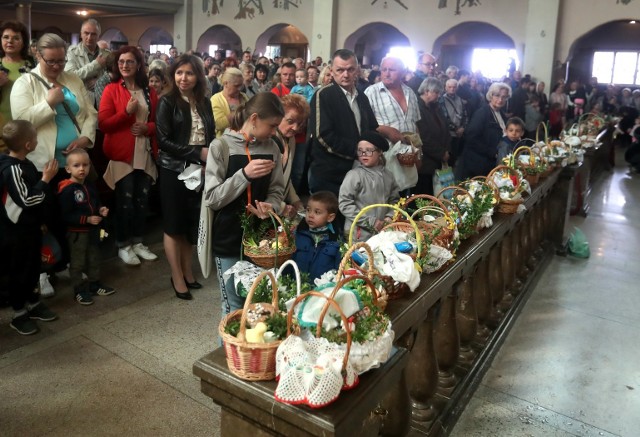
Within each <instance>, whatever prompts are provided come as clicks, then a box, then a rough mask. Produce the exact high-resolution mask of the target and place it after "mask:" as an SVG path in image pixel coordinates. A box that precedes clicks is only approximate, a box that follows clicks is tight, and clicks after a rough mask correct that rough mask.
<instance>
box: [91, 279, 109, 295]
mask: <svg viewBox="0 0 640 437" xmlns="http://www.w3.org/2000/svg"><path fill="white" fill-rule="evenodd" d="M89 290H90V291H91V294H94V295H97V296H109V295H110V294H113V293H115V292H116V290H115V289H114V288H112V287H109V286H107V285H104V284H103V283H102V282H100V281H94V282H91V283H89Z"/></svg>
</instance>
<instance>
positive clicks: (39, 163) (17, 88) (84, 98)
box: [11, 65, 98, 171]
mask: <svg viewBox="0 0 640 437" xmlns="http://www.w3.org/2000/svg"><path fill="white" fill-rule="evenodd" d="M31 71H32V72H33V73H35V74H37V75H39V76H40V77H43V78H44V76H43V75H42V72H41V71H40V66H39V65H38V66H36V68H34V69H33V70H31ZM45 80H46V79H45ZM58 82H59V83H60V84H61V85H63V86H65V87H66V88H68V89H69V91H71V92H72V93H73V94H74V95H75V96H76V99H77V100H78V105H79V106H80V110H79V111H78V113H77V114H76V119H77V120H78V124H79V125H80V129H81V130H82V132H81V133H80V134H78V137H87V138H88V139H89V141H90V142H91V145H90V147H93V143H94V141H95V138H96V127H97V123H98V113H97V111H96V109H95V108H94V107H93V104H92V103H91V100H90V99H89V96H88V95H87V90H86V88H85V87H84V84H83V83H82V81H81V80H80V78H79V77H78V76H77V75H75V74H73V73H67V72H64V71H63V72H61V73H60V75H59V76H58ZM47 92H48V90H47V88H45V86H44V84H42V83H41V82H40V81H39V80H38V79H36V78H35V77H33V76H32V75H31V74H23V75H22V76H20V77H19V78H18V80H16V82H15V83H14V84H13V89H12V91H11V114H12V116H13V119H14V120H27V121H30V122H31V123H32V124H33V126H34V127H35V128H36V130H37V131H38V146H37V147H36V150H34V151H33V152H31V153H29V155H28V156H27V157H28V158H29V159H30V160H31V161H32V162H33V163H34V164H35V166H36V168H37V169H38V171H42V169H43V167H44V164H45V163H46V162H47V161H50V160H52V159H53V157H54V155H55V149H56V137H57V134H58V127H57V126H56V119H55V116H56V111H55V110H54V109H52V108H51V107H50V106H49V104H48V103H47V101H46V97H47Z"/></svg>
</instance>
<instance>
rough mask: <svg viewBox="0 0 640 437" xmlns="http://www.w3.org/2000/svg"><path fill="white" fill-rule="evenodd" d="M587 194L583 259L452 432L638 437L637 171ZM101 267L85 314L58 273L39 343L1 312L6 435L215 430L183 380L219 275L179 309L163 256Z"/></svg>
mask: <svg viewBox="0 0 640 437" xmlns="http://www.w3.org/2000/svg"><path fill="white" fill-rule="evenodd" d="M592 200H593V202H592V209H591V212H590V214H589V216H588V218H586V219H583V218H572V222H573V223H574V224H575V225H576V226H579V227H580V228H581V229H582V230H583V231H584V232H585V233H586V234H587V236H588V238H589V241H590V244H591V253H592V255H591V258H590V259H588V260H577V259H573V258H561V257H557V258H556V259H555V260H554V262H553V264H551V266H550V267H549V268H548V269H547V271H546V272H545V274H544V277H543V278H541V280H540V281H539V282H538V285H537V287H536V289H535V290H534V292H533V294H532V296H531V298H530V299H529V301H528V302H527V304H526V306H525V308H524V310H523V312H522V314H521V315H520V317H519V318H518V320H517V322H516V324H515V326H514V328H513V329H512V331H511V333H510V334H509V337H508V338H507V340H506V342H505V344H504V345H503V347H502V349H501V351H500V352H499V353H498V355H497V357H496V358H495V360H494V362H493V365H492V367H491V368H490V370H489V371H488V373H487V374H486V376H485V378H484V380H483V381H482V384H481V385H480V387H479V389H478V390H477V392H476V394H475V396H474V398H473V399H472V401H471V402H470V403H469V405H468V407H467V409H466V411H465V412H464V413H463V415H462V417H461V419H460V421H459V422H458V424H457V426H456V427H455V429H454V430H453V432H452V435H453V436H456V437H467V436H491V437H496V436H500V437H502V436H573V435H577V436H611V435H622V436H628V437H635V436H638V435H640V311H639V310H638V309H639V308H640V286H639V285H638V284H640V270H638V269H637V268H636V266H638V265H640V251H638V250H637V247H638V246H639V245H640V175H637V174H636V175H628V174H627V173H626V168H625V167H624V166H623V165H620V166H619V167H618V168H617V169H616V171H615V173H614V174H613V175H612V176H609V177H608V178H607V179H605V180H604V183H603V184H601V185H600V186H599V188H598V189H597V190H596V191H595V192H594V194H593V199H592ZM151 247H152V248H153V249H154V250H155V251H157V252H161V250H162V245H161V244H159V243H156V244H152V245H151ZM161 258H163V257H161ZM103 270H104V277H105V278H109V280H108V281H106V280H105V282H107V283H108V284H109V285H113V286H115V287H116V288H117V290H118V292H117V293H116V294H115V295H113V296H108V297H100V298H96V303H95V304H94V305H92V306H89V307H81V306H80V305H78V304H76V303H75V302H74V301H73V299H72V297H71V290H70V289H69V285H68V283H67V282H66V281H65V280H64V279H63V280H62V282H61V284H60V285H59V286H58V287H57V294H56V296H55V297H53V298H52V299H48V300H47V302H48V304H49V305H50V306H51V307H52V308H53V309H55V310H56V311H57V312H58V313H59V315H60V319H59V320H57V321H55V322H52V323H48V324H45V323H40V326H41V328H42V332H40V333H39V334H37V335H35V336H30V337H22V336H19V335H17V334H16V333H15V332H14V331H13V330H11V329H10V328H9V327H8V323H9V318H10V316H11V312H10V311H9V310H8V309H1V310H0V435H2V436H31V435H45V436H58V435H60V436H87V435H91V436H100V435H138V436H178V435H185V436H198V435H203V436H211V435H219V423H220V420H219V415H218V412H219V409H218V408H216V407H215V406H214V405H213V403H212V402H210V400H209V399H208V398H206V397H205V396H204V395H202V394H201V393H200V387H199V381H198V380H197V379H196V378H195V377H194V376H193V375H192V373H191V365H192V363H193V362H194V361H195V360H196V359H198V358H199V357H201V356H202V355H204V354H205V353H207V352H208V351H209V350H211V349H212V348H213V347H214V345H215V344H216V341H217V333H216V330H217V325H218V321H219V314H220V307H219V297H218V291H217V287H216V282H217V281H215V280H214V279H213V278H210V279H208V280H206V281H204V283H205V289H204V290H200V291H195V292H194V295H195V299H194V300H193V301H190V302H186V301H181V300H178V299H176V298H175V297H174V296H173V291H172V290H171V288H170V284H169V273H168V266H167V264H166V262H165V261H163V260H160V261H157V262H154V263H144V264H143V265H142V266H141V267H140V268H128V267H125V266H123V265H122V264H121V263H120V262H119V261H117V260H115V259H111V260H109V261H107V262H106V263H105V264H104V268H103ZM238 437H240V436H238Z"/></svg>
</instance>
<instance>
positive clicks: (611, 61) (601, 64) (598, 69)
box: [591, 52, 640, 85]
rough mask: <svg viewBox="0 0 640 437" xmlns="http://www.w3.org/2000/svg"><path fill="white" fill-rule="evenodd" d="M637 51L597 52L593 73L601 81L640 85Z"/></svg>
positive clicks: (594, 56) (594, 55) (594, 58)
mask: <svg viewBox="0 0 640 437" xmlns="http://www.w3.org/2000/svg"><path fill="white" fill-rule="evenodd" d="M639 69H640V66H639V65H638V53H637V52H595V53H594V54H593V68H592V69H591V75H592V76H593V77H597V78H598V82H599V83H615V84H618V85H634V84H635V85H640V73H639V72H638V70H639Z"/></svg>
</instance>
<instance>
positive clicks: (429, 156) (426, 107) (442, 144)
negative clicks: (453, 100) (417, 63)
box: [412, 77, 451, 195]
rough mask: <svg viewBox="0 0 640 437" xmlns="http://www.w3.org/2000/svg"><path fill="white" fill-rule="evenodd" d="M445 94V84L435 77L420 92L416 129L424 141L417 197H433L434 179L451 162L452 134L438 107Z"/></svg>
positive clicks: (425, 81)
mask: <svg viewBox="0 0 640 437" xmlns="http://www.w3.org/2000/svg"><path fill="white" fill-rule="evenodd" d="M442 91H444V87H443V85H442V82H440V81H439V80H438V79H435V78H432V77H430V78H427V79H425V80H424V81H423V82H422V84H421V85H420V87H419V88H418V94H419V95H420V98H419V99H418V107H419V108H420V120H418V122H417V123H416V125H417V126H418V133H419V134H420V139H421V140H422V164H421V165H419V170H418V183H417V184H416V186H415V188H414V189H413V190H412V191H413V192H415V194H431V195H433V194H434V193H433V175H434V174H435V172H436V170H437V169H439V168H441V167H442V163H443V162H447V161H448V160H449V149H450V145H451V134H449V127H448V125H447V121H446V120H445V118H444V114H442V110H441V109H440V105H439V104H438V98H439V97H440V94H442Z"/></svg>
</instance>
